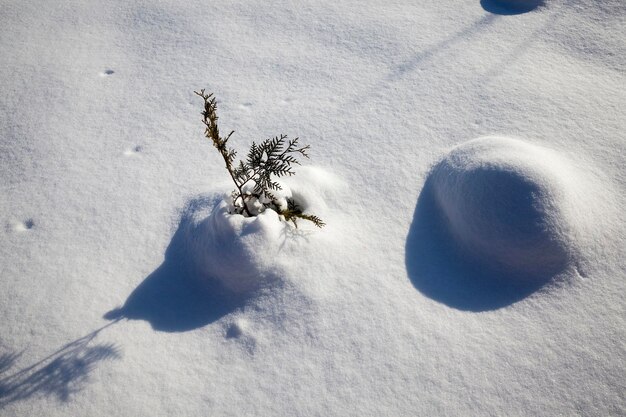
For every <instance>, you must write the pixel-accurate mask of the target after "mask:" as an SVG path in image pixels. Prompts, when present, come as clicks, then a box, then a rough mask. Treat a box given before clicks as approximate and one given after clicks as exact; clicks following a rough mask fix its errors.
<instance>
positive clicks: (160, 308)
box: [104, 199, 242, 332]
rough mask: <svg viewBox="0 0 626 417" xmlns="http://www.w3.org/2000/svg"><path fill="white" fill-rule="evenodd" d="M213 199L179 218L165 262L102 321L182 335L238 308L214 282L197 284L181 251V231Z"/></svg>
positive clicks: (197, 203) (234, 299) (192, 206)
mask: <svg viewBox="0 0 626 417" xmlns="http://www.w3.org/2000/svg"><path fill="white" fill-rule="evenodd" d="M214 204H215V199H197V200H194V201H192V202H191V203H190V204H189V205H188V206H187V209H186V211H185V214H183V216H182V220H181V221H180V223H179V225H178V229H177V230H176V233H175V234H174V237H173V238H172V240H171V242H170V244H169V246H168V248H167V250H166V251H165V260H164V261H163V263H162V264H161V265H160V266H159V267H158V268H157V269H156V270H155V271H154V272H152V273H151V274H150V275H149V276H148V277H147V278H146V279H145V280H144V281H143V282H142V283H141V284H139V286H138V287H137V288H135V290H133V292H132V293H131V294H130V295H129V296H128V299H127V300H126V302H125V303H124V305H123V306H122V307H121V308H117V309H114V310H111V311H109V312H108V313H106V314H105V315H104V318H105V319H108V320H114V319H121V318H126V319H130V320H145V321H147V322H149V323H150V325H151V326H152V328H153V329H154V330H158V331H164V332H185V331H189V330H193V329H197V328H200V327H203V326H205V325H207V324H210V323H212V322H214V321H216V320H218V319H220V318H221V317H223V316H225V315H226V314H228V313H230V312H232V311H233V310H235V309H236V308H238V307H239V306H241V305H242V302H241V300H239V299H237V297H235V296H233V295H231V294H230V293H229V292H227V291H226V290H225V289H224V288H223V287H222V286H221V285H220V284H219V283H218V282H217V281H211V282H206V283H205V282H203V283H202V284H200V283H199V280H198V279H197V278H196V272H195V271H194V269H193V267H192V266H191V264H192V263H191V262H190V260H189V259H188V256H187V254H186V251H185V237H186V236H185V231H186V230H187V227H188V226H189V225H190V222H191V216H192V215H193V213H194V212H195V211H196V210H198V209H199V208H200V207H202V206H208V205H214Z"/></svg>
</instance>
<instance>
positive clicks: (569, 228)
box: [430, 136, 580, 282]
mask: <svg viewBox="0 0 626 417" xmlns="http://www.w3.org/2000/svg"><path fill="white" fill-rule="evenodd" d="M573 174H574V173H573V170H572V168H571V167H570V165H569V164H568V163H567V161H565V160H564V159H563V158H562V157H560V156H559V155H558V154H556V153H555V152H554V151H551V150H549V149H547V148H543V147H541V146H537V145H532V144H529V143H526V142H524V141H522V140H518V139H511V138H506V137H495V136H492V137H484V138H479V139H475V140H472V141H469V142H466V143H464V144H462V145H460V146H458V147H456V148H455V149H453V150H452V151H451V152H450V153H449V154H448V155H447V156H446V157H444V158H443V160H441V161H440V162H439V163H438V164H437V165H436V166H435V168H434V169H433V171H432V174H431V178H430V180H431V181H432V191H433V196H434V201H435V204H436V206H437V208H438V210H440V212H441V214H442V215H443V216H442V217H443V218H444V222H445V226H446V227H447V229H448V234H449V235H450V236H451V237H452V239H453V241H454V244H455V246H457V247H458V248H459V249H460V250H461V252H462V253H464V254H465V255H466V256H468V257H469V258H470V259H471V260H472V261H476V262H477V263H478V264H480V265H481V267H482V268H485V269H486V270H490V271H495V272H497V273H498V274H497V275H498V276H503V277H506V279H508V280H515V281H518V282H537V281H541V280H545V279H547V278H550V277H552V276H554V275H555V274H557V273H559V272H560V271H562V270H564V269H565V268H566V267H567V266H568V265H569V264H571V263H572V261H573V260H574V259H575V257H576V252H577V250H576V243H577V242H576V236H577V234H578V231H577V225H578V222H577V219H576V216H575V215H572V214H573V213H574V212H576V210H571V208H572V207H576V205H577V204H578V203H579V202H578V201H577V200H578V197H577V196H579V195H580V192H579V190H577V184H576V181H575V180H574V179H573V178H574V175H573ZM503 273H504V274H503Z"/></svg>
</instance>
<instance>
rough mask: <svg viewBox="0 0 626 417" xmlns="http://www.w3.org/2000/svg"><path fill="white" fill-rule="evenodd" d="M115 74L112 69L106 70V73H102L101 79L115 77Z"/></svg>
mask: <svg viewBox="0 0 626 417" xmlns="http://www.w3.org/2000/svg"><path fill="white" fill-rule="evenodd" d="M113 74H115V71H113V70H112V69H105V70H104V71H102V72H101V73H100V76H101V77H108V76H110V75H113Z"/></svg>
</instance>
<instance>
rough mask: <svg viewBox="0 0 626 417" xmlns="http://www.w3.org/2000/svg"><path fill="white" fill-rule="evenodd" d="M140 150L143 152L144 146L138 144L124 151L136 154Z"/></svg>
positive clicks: (129, 154) (126, 153)
mask: <svg viewBox="0 0 626 417" xmlns="http://www.w3.org/2000/svg"><path fill="white" fill-rule="evenodd" d="M140 152H143V146H141V145H137V146H135V147H133V148H132V149H127V150H125V151H124V155H126V156H133V155H136V154H138V153H140Z"/></svg>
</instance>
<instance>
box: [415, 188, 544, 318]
mask: <svg viewBox="0 0 626 417" xmlns="http://www.w3.org/2000/svg"><path fill="white" fill-rule="evenodd" d="M405 257H406V258H405V262H406V268H407V273H408V275H409V279H410V280H411V282H412V283H413V285H414V286H415V288H416V289H417V290H419V291H420V292H421V293H422V294H424V295H425V296H427V297H429V298H431V299H433V300H435V301H438V302H440V303H443V304H445V305H447V306H449V307H453V308H456V309H459V310H465V311H476V312H478V311H487V310H495V309H498V308H502V307H506V306H508V305H510V304H513V303H515V302H517V301H520V300H522V299H524V298H526V297H527V296H529V295H530V294H532V293H534V292H535V291H537V290H539V289H540V288H541V287H543V286H544V285H545V283H546V282H547V281H548V280H549V278H546V279H545V280H535V281H534V282H532V283H530V282H527V283H524V282H519V280H513V281H511V280H507V279H506V277H504V276H503V275H502V274H500V273H497V272H493V271H490V270H489V269H488V268H487V267H486V266H485V265H481V264H478V263H476V262H475V261H473V260H472V259H469V258H468V257H467V256H466V255H464V254H463V252H462V251H460V250H459V249H458V248H457V247H456V245H455V244H454V239H452V238H451V237H450V236H449V234H448V232H447V227H446V223H445V219H443V218H442V214H441V210H440V209H439V208H438V207H437V204H436V202H435V198H434V193H433V191H432V185H431V181H430V179H429V180H427V181H426V184H425V185H424V188H423V189H422V192H421V194H420V196H419V198H418V201H417V206H416V208H415V213H414V215H413V222H412V223H411V228H410V230H409V234H408V237H407V242H406V254H405Z"/></svg>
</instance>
